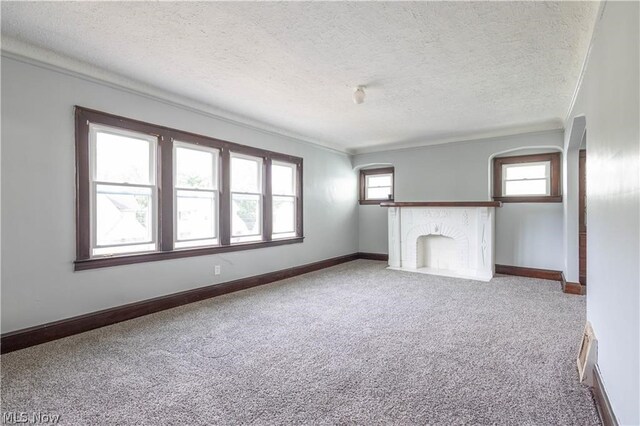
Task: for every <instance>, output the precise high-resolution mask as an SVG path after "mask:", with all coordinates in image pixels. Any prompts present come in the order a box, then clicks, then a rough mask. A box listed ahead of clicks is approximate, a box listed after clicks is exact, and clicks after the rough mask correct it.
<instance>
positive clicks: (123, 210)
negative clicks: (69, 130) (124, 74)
mask: <svg viewBox="0 0 640 426" xmlns="http://www.w3.org/2000/svg"><path fill="white" fill-rule="evenodd" d="M89 143H90V148H89V151H90V156H91V159H90V171H89V173H90V180H91V187H90V192H91V201H90V202H91V205H92V209H91V242H92V244H91V246H92V251H91V254H92V255H93V256H102V255H114V254H118V253H125V252H130V253H134V252H144V251H153V250H156V249H157V233H156V226H155V224H156V222H157V219H156V215H155V212H156V205H157V198H158V197H157V193H158V188H157V185H156V179H155V175H156V173H155V161H154V159H155V155H156V154H155V153H156V140H155V138H152V137H149V136H148V135H145V134H140V133H134V132H128V131H124V130H120V129H114V128H110V127H107V126H101V125H94V124H91V125H90V126H89ZM122 152H127V155H126V156H123V155H122Z"/></svg>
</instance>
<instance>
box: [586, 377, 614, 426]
mask: <svg viewBox="0 0 640 426" xmlns="http://www.w3.org/2000/svg"><path fill="white" fill-rule="evenodd" d="M591 392H592V393H593V399H594V400H595V402H596V407H597V408H598V414H599V415H600V420H601V421H602V424H603V425H604V426H618V420H617V419H616V416H615V414H613V409H612V408H611V403H610V402H609V397H608V396H607V392H606V391H605V389H604V386H602V377H601V376H600V370H599V369H598V366H597V365H594V366H593V387H592V388H591Z"/></svg>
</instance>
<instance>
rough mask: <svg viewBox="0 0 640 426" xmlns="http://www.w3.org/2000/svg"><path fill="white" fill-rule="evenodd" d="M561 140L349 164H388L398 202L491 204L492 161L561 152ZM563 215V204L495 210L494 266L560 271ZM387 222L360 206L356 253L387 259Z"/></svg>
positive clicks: (443, 148) (450, 148)
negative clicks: (368, 253) (393, 177)
mask: <svg viewBox="0 0 640 426" xmlns="http://www.w3.org/2000/svg"><path fill="white" fill-rule="evenodd" d="M563 135H564V133H563V131H561V130H558V131H551V132H541V133H530V134H522V135H515V136H508V137H499V138H491V139H482V140H474V141H466V142H459V143H449V144H444V145H436V146H426V147H420V148H411V149H404V150H397V151H386V152H377V153H368V154H360V155H356V156H354V159H353V164H354V168H356V169H358V168H361V167H365V166H369V165H373V164H392V165H393V166H394V167H395V178H396V182H395V200H396V201H469V200H476V201H483V200H490V199H491V198H490V197H491V188H490V176H491V170H490V167H491V159H492V158H493V157H494V156H496V155H500V154H504V153H508V154H509V155H519V154H530V153H534V152H541V151H553V150H561V149H562V145H563ZM533 148H535V149H533ZM539 148H545V149H539ZM562 215H563V209H562V204H561V203H522V204H519V203H505V204H504V206H503V207H501V208H498V209H496V263H499V264H504V265H514V266H525V267H533V268H544V269H554V270H562V269H563V267H564V253H563V216H562ZM386 220H387V212H386V209H384V208H382V207H379V206H375V205H363V206H359V221H360V222H359V241H358V246H359V250H360V251H362V252H373V253H387V250H388V249H387V223H386Z"/></svg>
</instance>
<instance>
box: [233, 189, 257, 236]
mask: <svg viewBox="0 0 640 426" xmlns="http://www.w3.org/2000/svg"><path fill="white" fill-rule="evenodd" d="M261 215H262V211H261V209H260V196H259V195H247V194H231V235H232V236H244V235H260V234H261V232H262V231H261V226H260V222H261Z"/></svg>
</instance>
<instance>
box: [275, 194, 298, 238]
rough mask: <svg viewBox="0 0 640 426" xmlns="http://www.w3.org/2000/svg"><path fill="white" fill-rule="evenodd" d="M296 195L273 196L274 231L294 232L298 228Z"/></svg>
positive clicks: (276, 232) (279, 232)
mask: <svg viewBox="0 0 640 426" xmlns="http://www.w3.org/2000/svg"><path fill="white" fill-rule="evenodd" d="M295 201H296V199H295V197H273V233H274V234H281V233H284V232H294V231H295V230H296V219H295V216H296V204H295Z"/></svg>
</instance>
